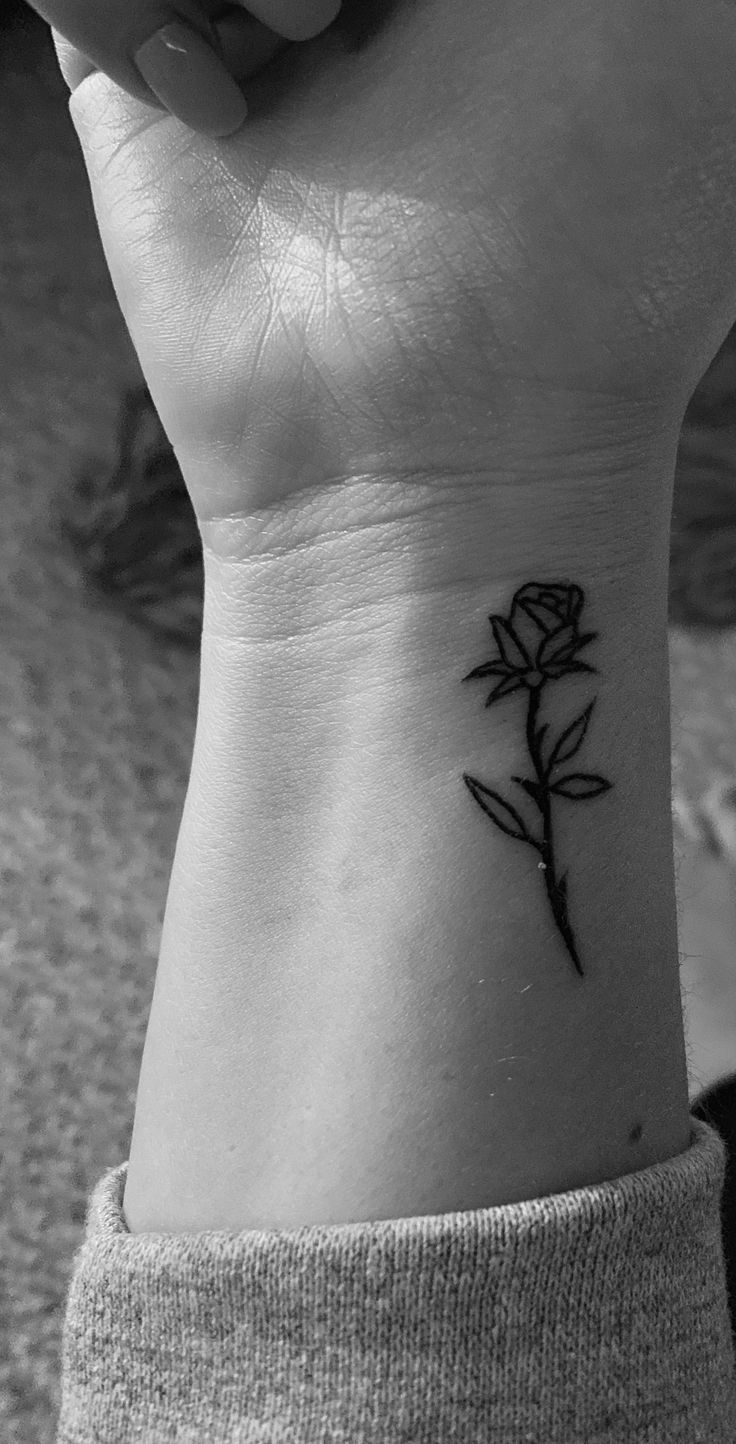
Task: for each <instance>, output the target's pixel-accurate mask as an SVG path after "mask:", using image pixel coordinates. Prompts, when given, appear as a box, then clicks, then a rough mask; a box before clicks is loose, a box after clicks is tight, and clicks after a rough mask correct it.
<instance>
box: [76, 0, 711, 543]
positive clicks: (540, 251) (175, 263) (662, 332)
mask: <svg viewBox="0 0 736 1444" xmlns="http://www.w3.org/2000/svg"><path fill="white" fill-rule="evenodd" d="M384 8H385V7H384ZM392 8H393V13H391V14H389V17H388V21H387V23H384V24H383V26H382V27H379V28H378V31H377V33H376V34H374V35H373V36H372V38H371V37H369V42H370V43H366V44H362V45H360V46H358V47H356V46H355V45H352V44H351V43H350V34H351V28H350V27H353V32H352V33H353V35H354V34H355V27H356V26H359V25H360V16H361V3H360V0H358V3H357V4H351V0H344V4H343V8H342V11H341V14H340V16H339V17H338V20H337V21H336V22H335V24H334V25H333V26H331V27H330V29H329V30H327V32H326V33H325V34H323V35H321V36H320V37H319V38H318V39H315V40H313V41H310V42H308V43H306V44H304V45H300V46H298V47H294V46H292V47H290V48H289V49H288V51H286V52H284V53H283V54H281V55H277V56H276V57H275V58H274V59H273V60H272V61H271V63H270V64H269V65H267V66H266V68H265V69H264V70H262V71H261V73H259V74H258V75H252V76H250V78H248V73H247V66H244V67H243V71H242V76H241V78H243V79H244V80H246V81H247V83H246V85H245V90H246V94H247V96H248V100H249V106H250V117H249V119H248V121H247V123H246V125H245V126H244V128H243V129H242V131H241V132H240V133H239V134H238V135H237V137H235V138H233V139H231V140H229V141H225V142H223V141H213V140H209V139H204V138H202V137H200V136H197V135H193V134H192V133H191V132H190V131H188V130H185V129H184V128H183V127H182V126H181V125H180V124H179V123H178V122H177V121H176V120H173V119H171V118H169V117H167V116H164V115H161V114H155V113H153V112H151V111H150V110H148V109H145V108H143V107H142V106H141V104H140V103H139V102H138V101H136V100H133V99H131V98H130V97H129V96H127V95H126V94H124V93H123V92H122V91H120V90H119V89H117V88H116V86H115V85H114V84H112V83H111V82H110V81H109V80H108V79H107V78H106V77H105V76H104V75H102V74H99V73H98V74H92V75H90V76H89V78H87V79H85V80H83V82H82V83H81V84H80V85H79V86H78V88H77V90H76V92H75V94H74V97H73V99H72V101H71V104H70V108H71V113H72V116H73V119H74V122H75V125H76V127H77V129H78V133H79V135H80V138H81V142H82V146H83V149H84V155H85V160H86V164H87V168H88V171H89V175H90V180H91V184H92V189H93V194H94V201H95V206H96V212H97V217H98V222H99V227H100V232H101V236H102V241H103V244H104V247H105V251H106V255H107V259H108V262H109V266H110V271H111V274H112V278H113V281H114V284H115V287H116V290H117V294H118V298H119V301H120V305H121V308H122V311H123V315H124V316H125V319H126V322H127V324H128V327H129V329H130V332H131V335H132V338H133V341H134V344H135V346H136V348H137V351H138V354H139V357H140V360H141V364H142V367H143V370H144V372H145V375H146V378H147V380H148V383H149V386H150V390H151V393H152V396H153V398H154V401H155V403H156V405H157V408H158V411H159V414H160V416H161V419H162V422H163V424H164V426H165V428H166V430H167V432H168V435H169V437H170V439H171V441H172V444H173V446H174V448H175V450H176V453H177V456H178V459H179V462H180V465H181V467H182V471H183V474H184V477H185V480H186V481H187V484H188V486H189V489H190V494H191V497H192V501H193V505H194V508H195V512H196V514H197V517H198V519H199V521H200V526H201V528H202V534H203V537H204V539H205V542H209V544H210V546H211V547H213V548H217V547H220V546H223V547H224V546H225V545H226V543H227V546H229V547H230V548H233V547H236V548H237V545H239V544H241V543H239V542H236V541H235V540H234V537H233V529H232V524H230V526H229V529H227V530H226V524H224V523H223V526H222V527H219V526H218V519H219V518H223V517H232V516H233V514H234V513H237V514H238V515H239V516H245V517H252V515H253V513H254V511H255V510H256V509H258V508H269V509H274V508H278V505H279V504H280V503H283V502H284V501H285V500H289V501H293V499H294V498H296V497H297V496H298V495H299V493H301V492H302V491H303V489H304V488H306V487H315V486H316V487H318V488H320V489H321V492H325V494H326V493H327V492H328V491H330V490H331V489H332V487H333V484H337V485H339V484H340V483H344V482H346V481H350V480H353V479H355V478H358V477H361V478H367V479H368V480H369V481H371V480H382V481H388V482H389V483H390V482H392V481H394V480H398V481H405V480H406V478H407V477H412V478H414V479H417V478H421V479H426V480H428V481H430V482H434V483H436V484H438V485H445V486H447V484H448V483H455V482H458V481H459V480H461V479H463V478H467V477H472V478H475V479H476V480H477V479H478V477H479V476H484V477H487V478H492V476H493V475H494V474H495V473H497V472H498V473H500V472H501V471H503V473H504V475H505V476H508V474H509V470H510V468H511V469H512V471H513V475H514V476H515V477H516V476H518V477H519V479H520V480H529V478H530V477H533V476H534V471H535V466H536V468H537V472H538V476H537V478H536V479H537V480H538V481H539V487H538V488H537V490H538V492H540V493H541V491H542V489H543V488H544V487H545V486H547V484H548V483H549V482H551V481H552V480H554V476H553V473H554V472H555V471H557V472H558V477H557V479H558V481H559V479H560V477H564V478H569V476H570V473H571V467H570V464H569V463H570V458H571V456H574V455H576V454H579V450H580V448H581V447H583V448H585V447H586V446H587V447H588V448H589V451H590V457H591V466H592V465H593V464H594V458H595V456H596V455H599V454H600V453H607V456H603V457H602V459H601V461H600V465H601V466H602V465H603V464H604V462H605V463H606V464H609V465H610V466H611V468H612V471H613V473H614V474H615V471H616V460H617V456H618V454H619V450H623V451H625V450H626V448H627V447H628V449H629V458H628V459H629V466H630V465H631V462H630V453H631V443H632V441H633V439H636V441H637V444H639V445H641V446H642V447H646V446H647V445H649V444H651V438H652V436H653V435H654V434H655V433H657V432H658V431H659V430H661V428H662V427H666V428H667V429H668V433H669V436H670V439H671V441H672V445H673V448H674V446H675V443H676V438H677V434H678V430H679V426H680V423H681V419H682V414H683V411H684V408H685V406H686V404H687V401H688V399H689V397H690V395H691V393H692V391H693V389H694V387H695V386H696V384H697V382H698V380H699V379H700V376H701V375H702V373H703V371H704V370H705V368H706V366H707V365H708V363H709V361H710V359H711V358H712V356H713V354H714V353H715V351H716V349H717V348H718V346H719V345H720V343H721V342H722V340H723V339H724V337H725V335H726V334H727V332H728V330H729V328H730V326H731V324H732V322H733V319H734V314H735V312H736V224H735V218H736V204H735V197H736V190H735V189H734V181H733V177H734V173H735V171H736V82H735V81H734V76H735V75H736V7H735V6H734V5H733V4H732V3H730V0H698V3H695V0H667V3H663V0H650V3H649V4H648V5H646V6H642V5H641V4H640V0H564V3H560V4H558V5H556V6H554V7H550V6H549V4H548V0H525V3H518V0H515V3H513V4H507V3H501V4H498V5H495V6H492V7H489V5H488V3H487V0H467V3H465V4H464V5H463V6H460V7H449V6H448V5H447V4H445V3H441V0H416V3H415V4H413V5H411V6H408V7H405V8H404V7H401V6H394V7H392ZM378 9H379V12H380V10H381V7H380V6H379V7H378ZM226 23H227V22H225V21H222V22H218V24H217V28H218V30H219V31H220V33H221V35H223V34H224V30H223V27H224V26H225V25H226ZM346 37H347V38H346ZM57 47H58V52H59V55H60V59H61V63H62V67H63V68H64V70H65V72H66V73H67V75H69V73H70V68H71V67H72V66H73V64H75V63H76V62H75V60H74V57H73V55H72V54H71V53H70V49H69V47H68V46H65V45H63V44H62V43H61V42H60V41H59V40H58V37H57ZM659 444H660V445H661V441H660V443H659ZM673 454H674V453H673ZM510 457H511V458H512V460H510ZM585 471H586V468H585V466H584V465H582V466H580V468H579V472H580V475H581V476H582V477H583V479H584V477H585ZM390 492H391V488H390V486H389V488H388V492H387V491H386V488H383V490H382V491H381V497H382V498H384V497H385V496H386V495H388V494H390ZM381 504H383V501H382V502H381ZM247 530H248V528H247V526H246V531H247ZM249 535H250V533H249ZM248 545H250V542H249V539H248V536H246V537H244V538H243V540H242V547H243V550H244V551H245V552H247V548H248Z"/></svg>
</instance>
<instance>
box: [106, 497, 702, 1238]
mask: <svg viewBox="0 0 736 1444" xmlns="http://www.w3.org/2000/svg"><path fill="white" fill-rule="evenodd" d="M658 483H659V490H657V488H656V487H655V486H654V484H653V480H652V478H651V477H647V476H642V475H640V474H638V473H637V474H636V475H632V476H631V477H628V478H627V477H624V476H620V477H618V478H617V479H616V482H615V492H614V491H613V489H612V487H611V485H610V484H608V485H607V484H606V483H604V482H599V481H598V480H597V479H595V478H589V479H588V483H587V484H586V490H585V494H584V500H581V491H580V489H579V490H578V491H577V492H576V493H571V492H568V493H566V494H565V496H564V498H563V495H562V489H561V488H558V491H557V495H556V504H555V505H552V504H551V503H550V501H549V496H548V495H547V496H546V497H545V499H544V501H540V502H538V504H536V505H535V504H533V502H532V498H531V495H530V494H528V493H527V496H526V498H525V500H526V506H525V508H524V509H523V510H520V509H519V507H518V495H519V493H518V489H517V490H516V491H515V492H513V489H509V490H508V491H507V492H504V491H503V490H502V489H495V490H493V491H489V490H488V489H486V490H485V491H484V492H481V491H480V489H478V488H473V489H466V491H465V494H464V496H463V499H462V502H459V501H458V499H457V494H456V495H455V497H454V499H453V503H452V506H451V507H448V506H447V505H446V504H444V503H441V502H440V501H434V502H425V503H424V504H423V505H421V506H419V505H418V504H417V502H416V499H415V498H413V499H412V502H411V504H410V503H409V502H407V507H406V515H405V516H404V517H398V516H397V515H394V516H393V517H392V519H391V521H390V522H389V521H387V520H386V519H385V515H382V516H381V518H380V519H379V520H377V521H376V520H374V521H373V522H371V520H370V516H371V512H370V505H369V502H368V503H365V506H364V511H363V514H362V516H361V517H360V522H359V524H358V523H357V521H356V519H355V518H356V514H355V512H354V516H353V521H354V523H355V524H354V525H352V526H348V525H347V524H345V522H344V521H343V522H342V524H341V525H340V526H339V527H334V526H333V527H332V528H330V527H329V526H328V525H325V524H324V518H322V519H321V523H320V530H319V534H318V536H317V537H316V539H315V540H314V541H312V542H307V541H306V540H305V538H304V537H302V540H301V543H300V545H298V546H296V547H293V546H290V545H289V544H288V539H286V538H285V535H284V534H283V533H282V535H281V537H280V539H279V542H278V545H274V542H273V536H272V537H271V546H270V549H269V545H268V538H267V537H264V538H262V542H261V548H260V552H259V554H258V555H257V556H255V555H253V556H251V557H249V558H248V560H247V561H246V562H243V561H242V560H241V561H238V562H236V563H232V562H228V561H226V560H223V559H222V558H221V557H218V558H217V559H216V560H214V559H213V557H212V556H210V558H209V561H208V580H207V587H208V590H207V595H206V603H205V625H204V632H203V640H202V678H201V688H200V709H199V716H198V725H197V738H196V742H195V749H194V757H193V764H192V775H191V780H190V788H189V792H188V795H187V802H186V807H185V811H184V817H183V820H182V828H181V832H180V836H179V842H178V845H177V854H176V859H175V864H174V869H173V873H172V882H171V888H170V892H169V899H168V903H167V910H166V918H165V922H164V930H163V936H162V946H161V955H160V959H159V973H158V977H157V987H156V995H155V998H154V1006H153V1008H152V1013H151V1022H150V1025H149V1035H148V1038H147V1042H146V1054H145V1055H144V1065H143V1068H142V1073H141V1087H140V1089H139V1099H138V1105H137V1110H136V1126H135V1130H134V1138H133V1144H132V1148H131V1160H130V1170H129V1175H128V1186H127V1188H126V1200H125V1206H126V1217H127V1218H128V1221H129V1225H130V1226H131V1227H132V1228H133V1230H134V1231H136V1230H140V1229H146V1228H156V1227H163V1228H164V1229H168V1228H171V1229H173V1230H174V1231H176V1230H178V1229H180V1228H192V1227H194V1228H199V1227H251V1226H272V1225H276V1226H286V1227H288V1226H292V1225H294V1224H298V1223H308V1222H330V1221H337V1222H339V1221H348V1220H349V1219H351V1218H353V1219H358V1218H367V1217H395V1216H400V1215H402V1214H404V1215H410V1214H414V1213H421V1212H443V1211H445V1210H446V1209H450V1208H461V1209H462V1208H472V1207H477V1206H482V1205H484V1206H485V1205H491V1204H494V1203H503V1202H511V1201H513V1200H514V1199H518V1198H521V1197H532V1196H536V1195H539V1194H543V1193H546V1192H554V1191H558V1190H559V1189H561V1188H574V1187H577V1186H582V1185H583V1184H587V1183H592V1182H595V1181H600V1180H601V1179H602V1178H603V1177H615V1176H618V1175H619V1174H621V1173H623V1172H627V1171H632V1170H634V1169H636V1168H640V1167H645V1166H647V1165H648V1164H649V1163H651V1162H653V1161H655V1160H664V1159H665V1158H667V1157H671V1156H673V1154H674V1153H676V1152H678V1151H679V1150H680V1149H681V1148H684V1147H686V1145H687V1137H688V1095H687V1074H686V1064H685V1053H684V1037H683V1024H682V1013H681V1004H680V992H679V971H678V956H677V932H676V911H675V894H674V878H673V866H672V835H671V818H670V750H669V746H670V744H669V691H668V655H667V635H666V600H667V597H666V576H667V521H668V505H667V504H666V501H665V502H663V500H662V498H663V497H664V498H667V495H668V477H667V475H666V474H665V475H664V476H662V477H660V478H658ZM512 492H513V494H512ZM405 494H406V495H407V496H408V492H407V493H405ZM612 495H615V498H616V504H615V505H613V504H611V496H612ZM543 518H544V520H543ZM552 523H554V525H553V524H552ZM557 581H560V582H564V581H567V582H569V584H570V586H571V587H573V588H580V589H581V590H582V592H583V593H584V599H585V606H584V611H583V613H582V617H581V618H580V628H581V629H582V630H583V631H584V632H586V633H587V632H592V633H595V641H594V643H593V644H592V645H591V646H590V647H589V649H588V651H587V652H586V651H585V650H583V651H582V652H581V654H580V655H581V656H582V657H585V658H586V660H589V662H590V664H591V665H592V666H594V667H595V669H596V671H595V673H585V672H582V673H578V674H574V673H573V674H568V675H564V676H560V677H559V678H558V679H557V680H555V681H549V684H548V686H546V688H545V690H544V693H543V697H542V698H541V699H540V700H541V703H542V706H541V710H540V713H539V716H538V721H544V722H546V723H547V724H548V728H549V730H548V733H547V736H546V743H545V747H547V744H550V746H551V745H553V743H554V741H555V740H558V739H559V738H560V737H561V735H562V733H563V732H564V731H565V730H566V728H569V726H570V725H571V723H572V722H573V721H574V719H576V718H578V717H579V716H580V715H581V714H582V713H583V711H584V710H585V708H586V707H587V706H588V705H589V704H590V702H591V700H593V701H594V703H595V706H594V710H593V712H592V721H591V725H590V726H589V728H588V731H587V732H586V734H585V745H584V747H581V748H580V749H579V756H577V757H576V758H575V760H574V761H572V762H570V764H569V766H570V769H571V770H572V771H573V772H575V773H583V774H586V775H588V776H590V775H594V776H601V777H602V778H603V779H604V780H605V781H606V783H608V784H610V786H609V787H608V788H607V790H604V791H600V792H599V793H598V795H595V796H590V797H588V798H585V797H584V798H582V799H580V798H578V801H577V802H576V801H575V799H574V797H571V796H570V794H569V792H568V793H567V794H566V795H565V796H555V797H554V798H553V799H552V817H551V822H552V824H553V826H554V830H555V843H554V860H553V865H554V869H555V872H556V877H557V882H558V883H562V882H563V880H564V881H565V883H566V889H567V898H566V906H565V908H561V907H560V906H552V899H551V897H550V892H549V889H548V888H547V886H546V883H547V874H546V872H545V871H544V870H541V871H540V870H539V862H540V861H542V860H543V855H542V853H541V851H540V852H536V851H535V852H533V850H532V848H531V846H527V845H526V844H525V843H524V840H523V839H520V838H519V837H518V836H517V837H516V838H514V837H513V836H509V835H508V832H504V831H503V830H502V828H501V827H500V826H499V825H496V822H494V818H493V816H491V815H489V813H488V811H486V810H484V807H483V806H482V805H478V795H477V794H476V795H473V793H472V791H471V789H470V788H469V787H468V786H467V783H466V781H465V779H466V777H471V778H473V779H475V780H476V781H479V782H480V783H481V784H482V786H485V787H486V788H493V789H496V791H497V792H498V793H500V794H502V795H503V796H504V797H506V798H507V799H509V800H511V799H513V802H514V805H515V806H516V808H517V810H518V812H519V814H520V815H522V816H523V817H524V818H525V819H526V820H527V822H528V824H529V826H530V829H531V826H532V821H534V823H535V825H536V827H537V829H538V831H539V841H541V840H542V839H543V837H544V836H545V835H547V834H548V832H549V829H548V828H547V827H546V826H543V819H542V817H541V809H540V808H539V807H538V805H537V804H536V803H535V802H534V801H533V799H532V797H531V796H528V795H527V796H526V797H525V795H524V792H523V791H522V790H521V789H520V787H519V785H518V783H517V782H516V781H515V780H514V779H515V778H518V777H525V776H526V777H531V778H532V779H533V777H534V775H535V774H534V770H533V769H534V759H533V757H532V755H531V752H530V747H529V730H528V712H529V703H530V692H529V690H528V689H526V688H521V687H520V688H519V690H518V691H517V692H516V693H512V694H510V695H509V696H508V697H507V698H505V699H504V700H502V701H500V702H499V703H497V704H494V705H492V706H490V707H486V705H485V701H486V698H487V697H488V695H489V693H490V690H491V688H492V687H493V686H495V684H496V683H497V682H498V677H491V678H490V679H485V680H484V679H478V680H475V681H473V680H469V681H464V680H463V679H465V678H466V677H467V676H468V674H469V673H470V672H471V671H473V670H474V669H477V668H478V666H479V665H481V664H483V663H485V662H486V661H487V660H488V658H489V656H490V655H491V654H492V652H493V650H494V649H493V634H492V630H491V626H490V624H489V620H488V618H489V616H490V615H492V614H496V615H500V616H508V615H509V608H510V605H511V602H512V598H513V597H514V595H515V594H516V593H517V592H518V590H519V589H520V588H521V587H523V586H524V585H525V584H528V583H532V582H542V583H545V582H546V583H548V582H557ZM547 761H548V762H549V749H547ZM530 769H531V770H530ZM481 803H482V799H481ZM538 813H539V814H540V815H539V816H538V815H537V814H538ZM496 820H497V819H496ZM506 820H508V819H506ZM547 857H548V863H549V862H551V861H552V859H550V857H549V854H547ZM559 902H560V899H559V895H558V896H557V898H556V903H557V904H559ZM563 914H566V916H563ZM565 922H566V923H567V924H568V925H569V927H568V931H569V930H570V929H571V930H572V932H573V933H574V936H575V940H576V950H577V953H578V955H579V958H580V959H581V961H582V963H583V968H584V974H581V973H580V972H579V971H578V969H577V968H576V966H575V964H574V960H573V955H572V952H571V949H570V947H569V946H568V940H566V937H565V926H564V924H565ZM571 1039H574V1043H575V1046H574V1047H571V1046H570V1040H571ZM644 1043H645V1044H646V1046H643V1045H644ZM164 1099H166V1100H167V1102H166V1104H165V1105H164V1103H163V1102H162V1100H164ZM171 1139H175V1140H176V1143H175V1144H174V1145H172V1144H171V1142H170V1140H171ZM213 1179H214V1180H215V1182H213ZM215 1187H216V1190H217V1193H216V1196H215V1192H214V1191H213V1190H214V1189H215Z"/></svg>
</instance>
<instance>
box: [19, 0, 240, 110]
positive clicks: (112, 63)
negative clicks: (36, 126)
mask: <svg viewBox="0 0 736 1444" xmlns="http://www.w3.org/2000/svg"><path fill="white" fill-rule="evenodd" d="M32 4H33V8H34V10H36V11H38V14H39V15H41V16H42V17H43V19H44V20H46V21H47V22H48V24H49V25H50V26H51V27H52V29H53V30H55V31H58V33H59V35H60V36H63V37H64V39H65V40H66V41H69V42H71V44H72V46H74V47H75V49H76V50H78V51H80V52H81V54H82V55H83V56H86V57H87V59H88V60H89V61H91V62H92V65H93V68H94V69H95V70H102V71H104V73H105V75H109V76H110V79H111V80H114V81H115V82H116V84H117V85H119V86H121V88H122V89H123V90H127V92H128V94H129V95H134V96H136V97H137V99H138V100H142V101H145V102H146V103H147V104H158V101H157V98H156V97H155V95H154V93H153V92H152V90H151V88H150V86H149V85H148V84H147V82H146V80H145V78H144V76H143V75H142V74H141V72H140V70H139V69H138V67H137V65H136V62H135V55H136V52H137V51H138V49H139V48H140V46H141V45H143V44H144V42H145V41H147V40H150V38H151V36H152V35H154V34H155V33H156V32H157V31H158V30H159V29H160V28H161V27H162V26H164V25H166V24H167V23H169V22H171V21H177V20H178V21H182V20H184V21H186V23H187V24H188V25H191V26H192V28H193V29H194V31H195V33H196V34H198V35H200V36H201V37H202V39H203V40H205V41H207V42H209V43H213V42H214V43H215V44H216V34H215V33H214V32H213V30H212V27H211V25H210V22H209V18H208V15H207V13H206V11H207V5H206V3H205V4H200V0H172V3H169V0H32ZM210 8H216V7H214V6H211V7H210ZM219 8H220V9H222V8H223V7H222V6H220V7H219ZM65 53H66V58H67V61H68V59H69V52H68V51H66V52H65ZM65 78H66V77H65Z"/></svg>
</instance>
